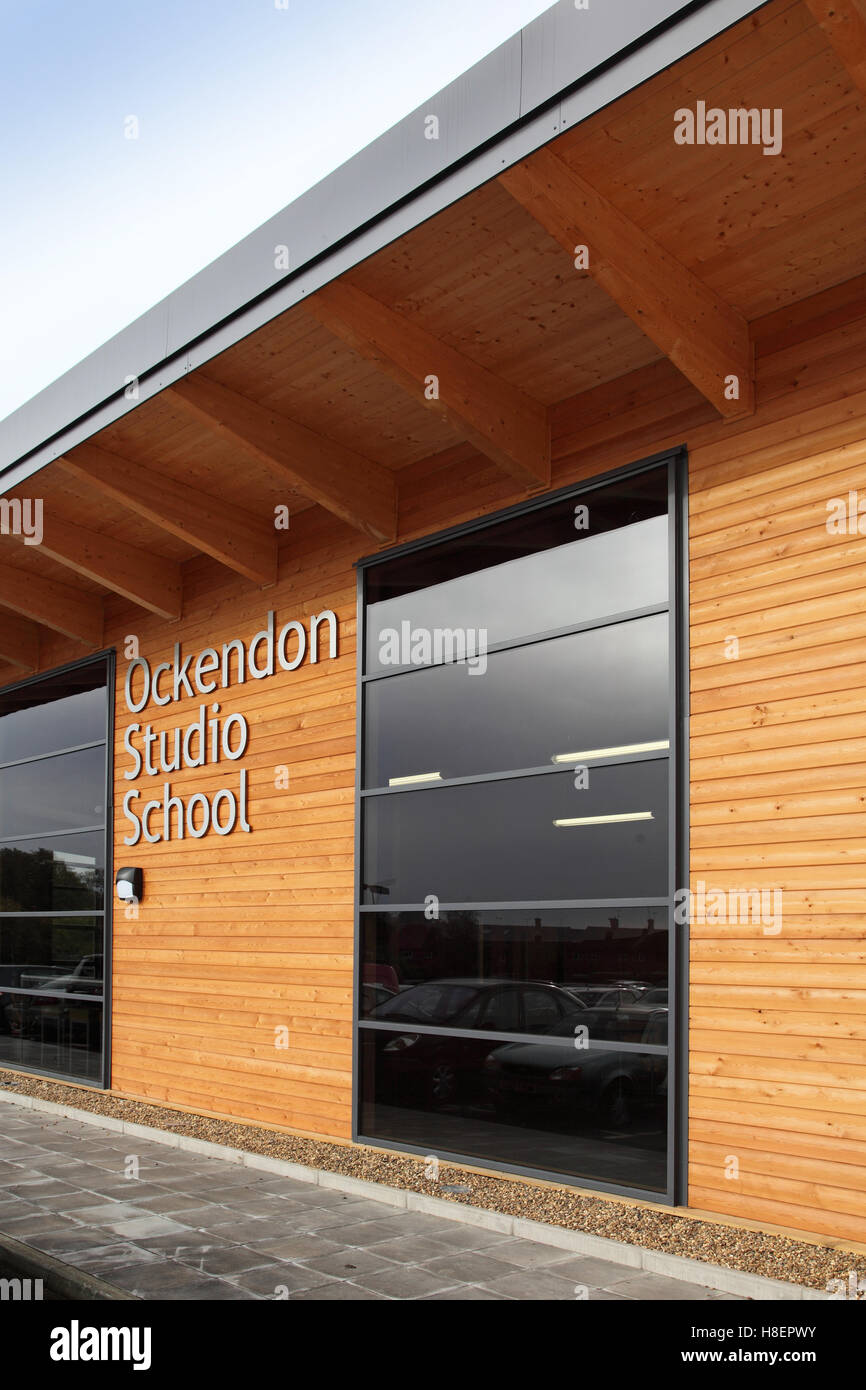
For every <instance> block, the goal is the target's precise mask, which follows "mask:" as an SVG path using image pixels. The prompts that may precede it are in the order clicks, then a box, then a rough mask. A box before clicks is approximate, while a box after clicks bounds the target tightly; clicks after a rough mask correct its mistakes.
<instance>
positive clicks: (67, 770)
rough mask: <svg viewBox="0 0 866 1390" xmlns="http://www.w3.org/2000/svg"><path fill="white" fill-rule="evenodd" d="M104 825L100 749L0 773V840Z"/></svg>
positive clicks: (103, 750) (101, 752)
mask: <svg viewBox="0 0 866 1390" xmlns="http://www.w3.org/2000/svg"><path fill="white" fill-rule="evenodd" d="M103 700H104V696H103ZM104 820H105V746H104V744H99V745H98V746H97V747H96V748H85V749H82V750H81V752H79V753H64V754H62V755H61V756H60V757H56V758H45V759H40V760H39V761H38V762H33V763H19V764H18V765H17V766H15V767H6V768H3V769H2V770H0V838H2V837H4V836H10V835H31V834H35V833H38V832H40V831H43V830H66V829H67V828H69V829H70V830H72V829H75V828H76V827H81V826H85V825H100V824H102V823H103V822H104Z"/></svg>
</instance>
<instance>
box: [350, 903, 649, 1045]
mask: <svg viewBox="0 0 866 1390" xmlns="http://www.w3.org/2000/svg"><path fill="white" fill-rule="evenodd" d="M506 982H510V983H508V984H506ZM667 982H668V930H667V912H666V909H664V908H655V907H620V908H610V907H606V908H543V907H539V908H531V909H527V910H524V911H515V910H513V909H498V910H495V911H485V912H443V913H442V914H441V917H440V919H439V920H438V921H428V920H427V919H426V918H425V917H424V914H423V913H422V912H415V913H413V912H382V913H379V912H370V913H367V912H365V913H363V914H362V916H361V978H360V986H359V988H360V993H359V1014H360V1017H361V1018H367V1019H375V1020H376V1021H379V1022H382V1021H384V1022H405V1021H408V1020H410V1019H414V1021H415V1022H416V1023H424V1024H425V1025H427V1026H428V1027H440V1028H451V1029H454V1028H475V1027H479V1028H489V1027H491V1026H492V1025H490V1024H489V1023H488V1021H487V1014H486V1012H485V1010H484V1009H482V1008H481V1007H479V1003H478V1001H480V1000H488V1001H490V1010H491V1011H492V1010H493V1009H494V1008H496V1007H499V1005H497V1004H494V1003H493V1000H494V999H495V997H496V996H497V995H502V994H504V992H505V990H506V988H508V989H510V990H513V989H517V991H518V994H519V1002H520V1006H521V1012H520V1016H519V1027H518V1029H517V1031H519V1032H526V1033H532V1032H541V1031H546V1029H547V1027H548V1026H551V1027H552V1026H553V1025H554V1024H555V1023H556V1021H557V1019H558V1018H565V1017H567V1016H571V1015H573V1014H574V1013H575V1012H577V1013H579V1014H580V1017H579V1018H577V1019H575V1020H573V1021H574V1022H577V1023H580V1024H581V1025H583V1027H584V1028H585V1029H586V1031H587V1036H589V1037H590V1038H594V1039H598V1040H604V1041H620V1042H639V1041H640V1034H641V1032H642V1026H641V1020H642V1019H645V1016H646V1014H647V1011H652V1010H655V1009H664V1008H667V1003H668V991H667ZM494 1031H497V1032H498V1031H503V1030H502V1029H500V1028H498V1027H497V1028H495V1029H494Z"/></svg>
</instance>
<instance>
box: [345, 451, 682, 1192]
mask: <svg viewBox="0 0 866 1390" xmlns="http://www.w3.org/2000/svg"><path fill="white" fill-rule="evenodd" d="M673 470H674V464H673V462H670V463H668V464H665V465H663V466H656V467H652V468H646V469H644V470H643V471H639V472H636V473H634V474H631V475H628V476H626V477H621V478H619V479H618V480H617V481H616V482H615V483H612V484H610V485H608V486H605V487H595V488H592V489H584V490H583V491H581V492H572V493H570V494H568V495H566V496H563V495H559V496H557V498H556V499H555V500H554V501H551V502H549V503H547V504H545V505H542V506H536V507H533V508H532V509H531V510H525V511H523V512H522V513H519V514H517V515H509V516H508V517H507V518H505V519H502V520H499V521H495V522H494V523H492V524H490V525H485V526H483V527H480V528H475V529H472V530H470V531H467V532H464V533H462V534H459V535H456V536H453V537H451V538H449V539H447V540H444V541H442V542H441V543H439V544H435V545H432V546H428V547H424V548H421V549H415V550H413V551H411V552H410V553H408V554H403V555H399V556H396V557H395V558H393V559H391V560H386V561H384V562H383V563H378V564H377V563H372V564H370V565H369V566H368V567H367V568H366V569H365V570H364V572H363V583H364V600H365V641H364V661H365V668H364V674H363V680H362V687H363V690H362V725H363V728H362V733H363V738H362V743H363V773H362V780H363V785H362V789H361V793H360V803H361V807H360V815H361V854H360V875H359V877H360V882H359V899H360V901H359V911H358V919H359V925H358V934H359V940H358V946H359V960H360V978H359V986H358V987H359V999H358V1021H357V1050H358V1086H359V1093H358V1126H357V1129H358V1133H359V1137H363V1138H367V1139H369V1140H371V1141H374V1142H379V1143H381V1142H382V1141H387V1142H389V1143H393V1144H397V1145H399V1146H401V1147H405V1148H409V1149H412V1150H420V1151H422V1152H424V1153H430V1154H439V1155H443V1156H450V1157H464V1158H467V1159H475V1160H485V1161H494V1162H495V1163H496V1164H497V1166H503V1167H508V1168H513V1169H517V1170H519V1171H526V1172H534V1173H538V1174H540V1175H544V1174H547V1175H555V1176H557V1177H559V1178H562V1177H571V1178H574V1179H579V1180H581V1181H584V1182H589V1183H594V1184H596V1185H598V1186H603V1187H609V1188H612V1189H617V1190H619V1189H626V1190H635V1191H644V1192H652V1193H654V1194H664V1195H669V1194H670V1192H671V1164H670V1156H671V1155H670V1150H671V1145H670V1142H669V1140H670V1138H671V1125H670V1123H669V1111H670V1110H671V1108H672V1082H671V1076H670V1069H669V1043H670V1041H671V1038H670V1035H671V1033H672V1027H671V1025H670V1023H669V1019H671V1018H672V1017H673V1013H672V990H671V986H672V983H673V981H672V969H671V961H672V959H673V951H674V945H675V943H674V942H673V940H672V938H671V933H672V932H673V931H674V929H675V928H674V924H673V922H672V921H671V914H670V907H671V902H672V897H673V893H674V891H675V885H674V882H673V876H674V873H675V857H674V855H673V852H672V851H673V844H674V839H675V836H674V834H673V828H674V826H673V821H674V817H673V816H672V788H673V781H672V774H671V765H672V743H673V741H674V731H675V721H674V719H673V709H674V705H675V683H674V678H673V669H672V665H673V664H672V643H671V615H672V611H673V610H672V603H671V600H672V576H671V569H672V546H671V524H672V513H671V509H670V508H669V493H670V490H671V487H672V475H673ZM443 633H444V634H447V635H448V641H447V642H446V641H445V640H444V639H443V636H442V634H443ZM395 634H397V635H398V636H399V639H400V640H399V651H400V653H401V655H402V656H403V658H404V659H403V661H402V663H401V664H400V665H399V666H395V664H394V659H393V658H394V652H395V650H397V648H395V645H394V638H395ZM461 634H462V640H461ZM437 653H438V654H439V659H438V660H437V659H436V655H437ZM449 656H450V659H449ZM425 657H426V659H425Z"/></svg>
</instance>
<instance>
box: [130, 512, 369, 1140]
mask: <svg viewBox="0 0 866 1390" xmlns="http://www.w3.org/2000/svg"><path fill="white" fill-rule="evenodd" d="M293 527H294V529H293V530H292V531H291V532H290V536H289V540H288V542H287V544H286V546H285V547H284V550H283V553H282V556H281V564H280V576H279V579H278V582H277V584H276V586H275V587H273V588H268V589H259V588H256V587H255V586H254V585H253V584H251V583H246V582H245V581H243V580H239V579H237V578H235V577H234V576H232V575H231V574H229V572H228V571H226V570H224V569H222V568H221V567H220V566H218V565H215V564H214V563H213V562H211V561H208V560H204V559H202V560H200V561H199V560H195V561H192V562H191V563H190V564H189V565H188V567H187V569H186V572H185V584H184V616H183V619H182V621H181V622H180V623H177V624H175V625H172V626H170V625H167V624H165V623H160V622H159V621H158V620H157V619H150V618H149V617H146V616H145V615H143V614H141V613H140V612H135V614H134V615H133V612H132V610H126V611H124V612H123V613H122V614H119V615H118V616H117V618H116V619H115V623H114V627H113V631H112V632H111V634H110V640H111V642H112V644H113V645H116V646H117V649H118V658H119V659H118V680H117V736H116V768H115V772H116V780H115V798H116V812H115V816H116V846H115V855H116V862H117V863H136V864H141V865H142V866H143V868H144V871H145V898H144V901H143V902H142V904H141V907H140V909H139V913H138V918H137V920H135V919H131V918H129V917H127V915H126V914H125V912H124V910H123V909H122V908H120V907H118V909H117V910H116V912H115V925H114V973H113V1000H112V1011H113V1049H112V1085H113V1087H114V1088H115V1089H116V1090H119V1091H122V1092H125V1093H126V1094H131V1095H137V1096H146V1097H148V1098H150V1099H153V1100H155V1101H167V1102H170V1103H175V1104H180V1105H185V1106H190V1107H192V1108H194V1109H197V1110H207V1111H212V1112H215V1113H218V1114H222V1115H229V1116H236V1117H238V1118H241V1117H242V1118H246V1119H252V1120H258V1121H260V1122H262V1123H266V1124H278V1125H285V1126H289V1127H290V1128H292V1129H297V1130H301V1131H305V1132H309V1133H315V1134H322V1135H328V1136H333V1137H339V1138H346V1137H348V1136H349V1134H350V1128H351V1125H350V1117H351V1061H352V1041H351V1017H352V969H353V932H354V914H353V906H352V904H353V894H354V886H353V885H354V879H353V863H354V839H353V837H354V776H355V773H354V768H355V723H354V720H355V574H354V571H353V569H352V561H353V560H354V558H355V552H356V549H357V542H356V541H355V539H354V537H350V533H349V531H348V529H347V528H341V527H339V526H338V525H337V524H335V523H331V522H330V521H329V520H328V519H327V518H326V517H325V516H324V515H323V514H321V513H320V512H319V511H318V509H317V510H316V512H307V513H305V514H304V515H303V516H302V517H300V518H298V519H297V520H295V519H293ZM325 608H330V609H332V610H333V611H334V612H335V613H336V614H337V616H338V618H339V655H338V658H337V659H336V660H333V661H331V660H324V659H322V660H320V661H319V663H318V664H317V665H310V664H309V663H308V662H305V663H304V664H303V665H301V666H300V667H298V669H297V670H295V671H291V672H287V671H282V670H279V669H278V670H277V673H276V674H275V675H273V676H271V677H268V678H267V679H264V680H262V681H250V680H247V681H246V682H245V683H244V684H243V685H238V684H235V685H232V686H231V687H230V688H228V689H226V690H218V691H217V692H216V693H215V694H214V695H212V696H210V697H208V698H207V699H205V700H204V703H205V704H206V705H208V707H209V706H210V704H211V703H212V702H213V701H218V702H219V704H220V717H221V718H222V717H224V716H225V715H227V714H229V713H231V712H232V711H235V710H236V711H238V712H239V713H241V714H243V715H244V716H245V718H246V719H247V721H248V724H249V729H250V736H249V744H248V748H247V752H246V754H245V755H244V758H243V760H242V764H240V763H226V762H222V763H221V764H220V765H219V766H218V767H215V768H212V767H208V766H205V767H202V768H199V769H185V770H182V771H180V772H177V773H172V774H169V776H168V777H167V778H163V776H162V774H160V775H159V776H158V777H146V776H144V775H143V774H142V775H140V776H139V777H137V778H136V779H134V781H128V780H126V779H125V778H124V775H123V774H124V772H126V771H127V770H129V769H131V767H132V759H131V756H130V754H129V752H128V751H127V750H126V749H125V747H124V742H123V740H124V735H125V733H126V731H127V728H128V725H129V724H130V723H131V722H137V723H141V724H146V723H150V724H152V726H153V728H154V730H155V731H156V732H159V731H160V730H161V729H173V728H175V727H179V726H185V725H187V724H188V723H189V722H190V721H191V720H192V719H194V718H196V717H197V714H198V706H199V704H200V703H202V697H198V696H195V697H194V698H193V699H192V700H191V699H190V698H189V697H188V696H187V697H185V698H184V699H182V700H181V701H180V702H178V703H172V704H171V705H169V706H166V707H165V708H163V709H160V708H159V707H158V706H155V705H154V704H153V703H152V702H151V703H150V704H149V705H148V706H147V708H146V709H145V710H144V711H143V712H142V713H141V714H138V715H133V714H129V713H128V712H127V710H126V705H125V701H124V692H123V682H124V679H125V673H126V662H125V660H124V659H123V655H122V654H123V651H124V643H125V640H126V638H127V637H129V636H131V635H134V636H137V637H138V640H139V648H140V651H141V654H142V655H143V656H145V657H147V659H148V660H149V661H150V662H151V665H152V666H153V664H154V663H156V662H158V661H167V660H170V659H171V656H172V648H173V645H174V643H175V642H180V643H181V644H182V648H183V653H184V654H186V653H188V652H193V653H195V654H197V653H198V652H199V651H201V650H202V649H203V648H204V647H206V646H215V647H217V648H220V647H221V645H222V643H223V642H226V641H229V640H231V639H232V638H236V637H239V638H242V639H244V640H245V642H246V643H247V644H248V643H249V640H250V638H251V637H252V636H253V635H254V634H255V633H256V632H258V631H260V630H261V629H262V628H263V626H264V623H265V619H266V615H267V612H268V610H269V609H274V610H275V612H276V617H277V625H278V628H279V626H280V625H281V624H282V623H284V622H288V621H289V620H290V619H293V618H297V619H299V620H302V621H305V620H306V621H307V623H308V620H309V616H310V614H311V613H316V612H320V611H321V610H322V609H325ZM232 671H234V665H233V666H232ZM136 746H138V747H140V740H138V741H137V744H136ZM241 765H243V766H244V767H246V769H247V771H248V775H249V819H250V823H251V825H252V827H253V829H252V833H250V834H245V833H243V832H242V831H240V830H239V829H237V828H236V829H235V830H234V831H233V832H232V833H231V834H230V835H228V836H225V837H222V836H217V835H216V834H214V833H213V832H210V833H209V834H208V835H206V836H205V837H204V838H202V839H199V840H195V839H190V838H189V837H186V838H184V839H182V840H181V839H173V840H171V841H170V842H168V843H165V842H163V843H159V844H142V843H139V844H138V845H136V846H135V847H134V848H129V847H127V846H125V845H124V844H123V837H124V836H125V835H128V834H129V833H130V830H131V826H130V823H129V822H128V821H127V820H126V819H125V818H124V816H123V814H122V803H123V797H124V795H125V794H126V792H127V791H128V790H129V789H130V787H131V786H136V787H140V788H141V790H142V800H141V801H139V803H138V807H139V809H140V808H141V805H142V802H143V800H144V799H146V795H147V794H149V795H150V796H152V797H160V798H161V795H162V784H163V781H164V780H168V781H170V782H171V789H172V795H179V796H181V797H188V796H191V795H192V794H193V793H194V792H199V791H200V792H204V793H206V794H207V793H212V792H213V791H215V790H216V789H217V788H218V787H219V786H222V785H228V786H233V785H235V784H236V782H237V774H238V768H239V767H240V766H241ZM281 767H284V768H286V769H287V770H288V787H287V788H284V787H281V786H280V785H279V784H280V782H281V780H284V779H281V778H280V776H279V775H278V771H277V770H278V769H279V768H281ZM160 821H161V817H160V816H159V815H157V816H155V817H154V829H156V830H159V829H160ZM280 1028H285V1029H287V1030H288V1048H287V1049H283V1048H277V1047H276V1046H275V1042H276V1039H277V1033H276V1030H277V1029H280Z"/></svg>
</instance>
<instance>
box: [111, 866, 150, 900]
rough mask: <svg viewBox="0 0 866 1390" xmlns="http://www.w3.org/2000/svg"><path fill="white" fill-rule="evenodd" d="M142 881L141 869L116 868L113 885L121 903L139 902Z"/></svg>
mask: <svg viewBox="0 0 866 1390" xmlns="http://www.w3.org/2000/svg"><path fill="white" fill-rule="evenodd" d="M143 883H144V875H143V874H142V872H141V869H118V870H117V873H116V874H115V875H114V886H115V888H116V889H117V896H118V897H119V898H120V901H121V902H122V903H131V902H136V903H140V902H141V898H142V887H143Z"/></svg>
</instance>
